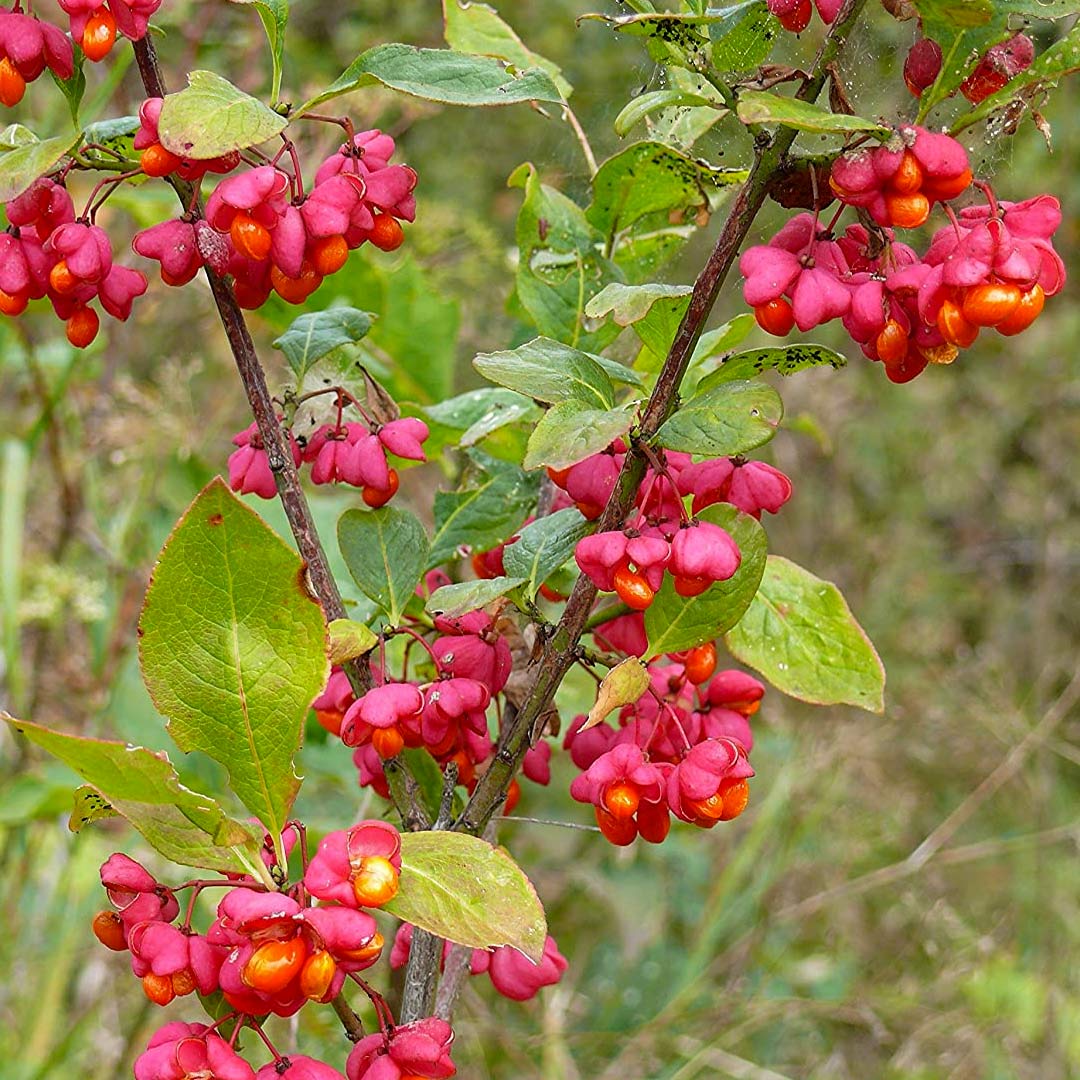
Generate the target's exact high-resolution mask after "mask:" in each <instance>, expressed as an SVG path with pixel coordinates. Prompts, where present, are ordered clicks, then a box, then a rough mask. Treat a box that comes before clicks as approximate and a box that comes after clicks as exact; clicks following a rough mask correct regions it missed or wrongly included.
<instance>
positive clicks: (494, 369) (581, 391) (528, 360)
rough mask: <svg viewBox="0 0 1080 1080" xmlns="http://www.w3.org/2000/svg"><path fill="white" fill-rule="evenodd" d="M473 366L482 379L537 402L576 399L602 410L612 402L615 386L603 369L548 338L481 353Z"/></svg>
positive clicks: (591, 360) (587, 357) (582, 355)
mask: <svg viewBox="0 0 1080 1080" xmlns="http://www.w3.org/2000/svg"><path fill="white" fill-rule="evenodd" d="M473 367H474V368H476V370H477V371H478V372H480V374H481V375H483V376H484V378H485V379H490V380H491V382H493V383H498V384H499V385H500V386H505V387H508V388H509V389H511V390H516V391H517V392H518V393H520V394H525V395H526V396H527V397H530V398H533V399H535V400H536V401H547V402H552V403H555V402H559V401H579V402H582V403H583V404H586V405H589V406H592V407H598V408H601V409H607V408H610V407H611V405H613V404H614V402H615V387H614V386H612V384H611V379H609V378H608V376H607V373H606V372H605V371H604V369H603V368H602V367H601V366H600V365H599V364H598V363H597V362H596V361H595V360H594V359H593V358H592V357H591V356H589V355H588V354H587V353H583V352H581V350H580V349H575V348H572V347H571V346H569V345H563V344H561V343H560V342H558V341H553V340H552V339H551V338H543V337H540V338H534V339H533V340H532V341H527V342H526V343H525V344H524V345H519V346H518V347H517V348H516V349H508V350H504V351H502V352H493V353H480V355H479V356H477V357H476V359H475V360H473Z"/></svg>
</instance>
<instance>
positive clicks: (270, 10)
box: [232, 0, 289, 103]
mask: <svg viewBox="0 0 1080 1080" xmlns="http://www.w3.org/2000/svg"><path fill="white" fill-rule="evenodd" d="M232 2H233V3H234V4H254V6H255V10H256V11H257V12H258V13H259V19H260V20H261V21H262V24H263V30H265V31H266V40H267V41H268V42H269V43H270V57H271V60H272V62H273V69H274V74H273V83H272V86H271V90H270V99H271V100H272V101H274V102H275V103H276V102H277V100H278V97H279V96H280V93H281V61H282V57H283V56H284V53H285V27H286V25H287V24H288V22H289V3H288V0H232Z"/></svg>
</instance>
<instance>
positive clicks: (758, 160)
mask: <svg viewBox="0 0 1080 1080" xmlns="http://www.w3.org/2000/svg"><path fill="white" fill-rule="evenodd" d="M865 2H866V0H847V3H846V4H845V5H844V8H843V10H842V11H841V12H840V14H839V15H838V17H837V19H836V21H835V22H834V23H833V26H832V28H831V30H830V31H829V34H828V36H827V37H826V38H825V41H824V42H823V44H822V46H821V49H820V50H819V52H818V55H817V58H816V59H815V62H814V66H813V68H812V69H811V73H810V75H809V76H807V78H806V79H805V80H803V83H802V85H801V86H800V87H799V90H798V92H797V93H796V95H795V96H796V97H797V98H799V99H801V100H803V101H814V100H816V99H817V97H818V95H819V94H820V93H821V89H822V87H823V86H824V84H825V80H826V78H827V77H828V67H829V65H830V64H831V63H832V62H833V60H834V59H835V58H836V56H837V55H838V53H839V52H840V49H841V48H842V47H843V44H844V42H845V41H846V40H847V36H848V33H849V32H850V30H851V28H852V26H854V24H855V20H856V19H857V18H858V15H859V12H860V11H861V9H862V7H863V4H864V3H865ZM797 134H798V133H797V132H796V131H795V130H794V129H792V128H780V129H779V130H778V131H777V133H776V134H775V135H773V136H764V135H763V136H759V138H758V140H757V143H756V149H755V154H754V164H753V168H752V169H751V170H750V175H749V177H748V178H747V181H746V183H745V184H744V185H743V187H742V189H741V190H740V192H739V194H738V196H737V198H736V199H735V202H734V204H733V205H732V207H731V210H730V211H729V212H728V216H727V220H726V221H725V222H724V227H723V229H722V230H721V231H720V235H719V236H718V237H717V239H716V244H715V246H714V247H713V250H712V252H711V254H710V255H709V258H708V260H707V261H706V263H705V266H704V267H703V268H702V270H701V273H700V274H699V275H698V277H697V280H696V281H695V282H694V289H693V292H692V294H691V296H690V304H689V306H688V307H687V310H686V314H685V315H684V316H683V319H682V322H681V323H680V324H679V328H678V330H677V331H676V333H675V340H674V341H673V342H672V345H671V349H670V351H669V352H668V355H667V359H666V360H665V361H664V366H663V368H662V369H661V371H660V374H659V376H658V377H657V380H656V386H655V387H654V388H653V392H652V394H651V396H650V397H649V401H648V403H647V404H646V406H645V411H644V414H643V415H642V419H641V427H640V431H639V434H638V437H637V439H636V444H641V443H645V442H647V441H649V440H651V439H652V438H653V437H654V436H655V435H656V433H657V432H658V431H659V430H660V427H661V426H662V425H663V423H664V421H665V420H667V418H668V417H669V416H670V415H671V414H672V413H673V412H674V411H675V409H676V408H677V406H678V391H679V386H680V384H681V383H682V379H683V376H684V375H685V374H686V369H687V366H688V365H689V363H690V357H691V356H692V355H693V352H694V346H695V345H696V344H697V341H698V338H699V337H700V336H701V332H702V330H703V328H704V326H705V322H706V320H707V319H708V317H709V314H710V313H711V311H712V308H713V305H714V304H715V302H716V297H717V295H718V294H719V292H720V289H721V287H722V286H723V284H724V281H725V280H726V278H727V275H728V272H729V271H730V269H731V267H732V265H733V264H734V262H735V259H736V257H737V255H738V253H739V248H740V246H741V245H742V242H743V241H744V240H745V239H746V235H747V233H748V232H749V231H750V226H751V224H752V223H753V220H754V218H755V217H756V216H757V213H758V211H759V210H760V209H761V205H762V203H763V202H764V201H765V196H766V193H767V192H768V189H769V185H770V183H771V181H772V178H773V176H774V175H775V173H776V171H777V170H778V169H779V168H780V167H781V166H782V165H783V163H784V159H785V157H786V155H787V153H788V151H789V150H790V149H791V145H792V143H793V142H794V141H795V136H796V135H797ZM645 466H646V461H645V456H644V454H643V453H642V452H641V450H640V449H639V448H638V445H632V446H631V448H630V451H629V452H628V453H627V455H626V459H625V461H624V462H623V468H622V472H621V473H620V474H619V479H618V482H617V483H616V485H615V488H614V490H613V491H612V493H611V497H610V498H609V499H608V503H607V506H606V507H605V508H604V512H603V514H602V515H601V517H600V520H599V522H598V524H597V531H598V532H604V531H606V530H610V529H618V528H620V527H621V526H622V523H623V521H624V520H625V518H626V514H627V512H628V510H629V508H630V506H631V505H632V504H633V499H634V494H635V492H636V491H637V489H638V487H639V485H640V483H641V479H642V477H643V476H644V474H645ZM596 592H597V590H596V586H594V585H593V583H592V582H591V581H590V580H589V579H588V578H587V577H586V576H585V575H584V574H582V575H580V576H579V577H578V580H577V583H576V584H575V585H574V590H573V592H572V593H571V594H570V599H569V600H568V601H567V604H566V608H565V609H564V611H563V615H562V618H561V619H560V620H559V624H558V626H556V627H555V629H554V631H553V632H551V633H549V634H548V636H547V638H546V640H545V641H544V643H543V648H542V650H541V653H540V656H539V658H538V659H537V660H535V661H534V662H533V664H532V670H533V682H532V687H531V690H530V693H529V696H528V698H527V699H526V701H525V703H524V704H523V705H522V707H521V708H520V709H519V710H518V713H517V715H516V717H514V718H513V720H512V721H511V722H510V723H508V724H507V725H506V728H505V729H504V731H503V733H502V736H501V737H500V739H499V745H498V749H497V751H496V754H495V757H494V758H493V759H492V761H491V764H490V766H489V767H488V769H487V771H486V772H485V773H484V775H483V776H482V777H481V778H480V780H479V782H478V783H477V785H476V788H475V790H474V791H473V794H472V796H471V798H470V799H469V802H468V804H467V805H466V807H465V810H464V812H463V813H462V815H461V817H460V819H459V820H458V822H457V824H456V826H455V828H456V829H458V830H459V831H463V832H470V833H473V834H474V835H476V834H478V833H480V832H481V831H482V830H483V828H484V827H485V825H486V824H487V822H488V821H490V820H491V817H492V815H493V814H494V813H495V811H496V810H497V809H498V808H499V807H500V806H501V805H502V804H503V802H504V801H505V799H506V792H507V789H508V787H509V786H510V781H511V780H512V779H513V778H514V775H515V774H516V773H517V771H518V769H519V768H520V766H521V762H522V759H523V758H524V757H525V753H526V751H527V750H528V749H529V747H530V746H531V745H532V744H533V742H534V741H535V740H536V739H537V738H539V736H540V734H541V732H542V729H543V723H544V720H543V718H544V717H545V715H546V713H547V710H548V709H549V707H550V705H551V702H552V699H553V698H554V695H555V691H556V690H557V689H558V687H559V685H560V683H561V682H562V680H563V678H564V676H565V675H566V673H567V671H569V670H570V668H571V666H572V665H573V664H574V662H575V660H576V659H577V656H578V649H577V644H578V640H579V639H580V637H581V635H582V633H583V632H584V631H585V628H586V625H587V624H588V619H589V613H590V611H591V610H592V605H593V602H594V600H595V599H596Z"/></svg>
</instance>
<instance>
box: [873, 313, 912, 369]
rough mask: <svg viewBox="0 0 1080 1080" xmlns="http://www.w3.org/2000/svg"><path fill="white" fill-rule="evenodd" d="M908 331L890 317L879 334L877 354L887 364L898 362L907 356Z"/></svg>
mask: <svg viewBox="0 0 1080 1080" xmlns="http://www.w3.org/2000/svg"><path fill="white" fill-rule="evenodd" d="M907 349H908V332H907V331H906V330H905V329H904V328H903V327H902V326H901V325H900V324H899V323H898V322H897V321H896V320H895V319H890V320H889V321H888V322H887V323H886V324H885V328H884V329H883V330H882V331H881V333H880V334H878V336H877V354H878V357H879V358H880V359H881V360H882V361H884V362H885V363H886V364H896V363H899V362H900V361H901V360H903V359H904V357H905V356H907Z"/></svg>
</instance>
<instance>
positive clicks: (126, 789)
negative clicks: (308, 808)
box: [8, 719, 263, 873]
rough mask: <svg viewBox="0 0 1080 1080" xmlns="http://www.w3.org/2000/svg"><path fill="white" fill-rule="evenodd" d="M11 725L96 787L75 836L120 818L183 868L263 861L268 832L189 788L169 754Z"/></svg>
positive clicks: (236, 869) (83, 791) (82, 804)
mask: <svg viewBox="0 0 1080 1080" xmlns="http://www.w3.org/2000/svg"><path fill="white" fill-rule="evenodd" d="M8 723H9V724H10V725H11V728H12V730H13V731H16V732H18V733H19V734H20V735H25V736H26V738H28V739H29V740H30V741H31V742H32V743H34V744H35V745H37V746H40V747H41V748H42V749H43V750H45V751H47V752H48V753H50V754H52V755H53V757H56V758H59V760H60V761H62V762H64V764H66V765H68V766H69V767H70V768H72V769H74V770H75V772H77V773H78V774H79V775H80V776H81V777H82V778H83V779H84V780H85V781H86V782H87V784H88V786H89V790H88V789H87V788H85V787H83V788H79V789H78V791H77V792H76V802H75V812H74V813H73V815H72V819H71V828H72V830H73V831H75V832H78V831H79V830H80V829H81V828H82V827H83V826H84V825H88V824H90V823H91V822H92V821H96V820H98V819H99V818H103V817H111V816H113V815H115V814H119V815H120V816H121V817H123V818H125V819H126V820H127V821H128V822H129V823H130V824H131V825H132V826H133V827H134V828H135V829H136V830H137V831H138V832H140V833H141V834H142V835H143V836H144V837H145V838H146V840H147V842H148V843H150V844H151V845H152V846H153V847H154V848H156V849H157V850H158V851H160V852H161V854H162V855H164V856H165V857H166V858H168V859H171V860H172V861H173V862H177V863H180V864H181V865H182V866H198V867H202V868H203V869H206V870H220V871H225V872H229V873H244V872H245V870H246V868H247V865H248V864H249V863H250V862H251V860H253V859H258V857H259V849H260V847H261V846H262V839H263V836H262V829H260V828H256V827H253V826H251V825H248V824H245V823H242V822H239V821H234V820H233V819H231V818H229V817H228V816H226V814H225V811H224V810H222V808H221V807H220V806H219V805H218V804H217V803H216V802H214V800H213V799H211V798H208V797H207V796H206V795H200V794H198V793H197V792H194V791H191V790H189V789H188V788H186V787H184V786H183V785H182V784H181V783H180V781H179V779H178V778H177V775H176V770H175V769H174V768H173V767H172V764H171V762H170V761H169V759H168V757H167V756H166V755H165V754H156V753H153V752H152V751H150V750H146V749H144V748H143V747H141V746H129V745H127V744H126V743H120V742H107V741H105V740H103V739H87V738H83V737H82V736H80V735H67V734H65V733H63V732H60V731H50V730H49V729H48V728H44V727H41V726H40V725H38V724H31V723H28V722H26V721H24V720H12V719H8Z"/></svg>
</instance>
